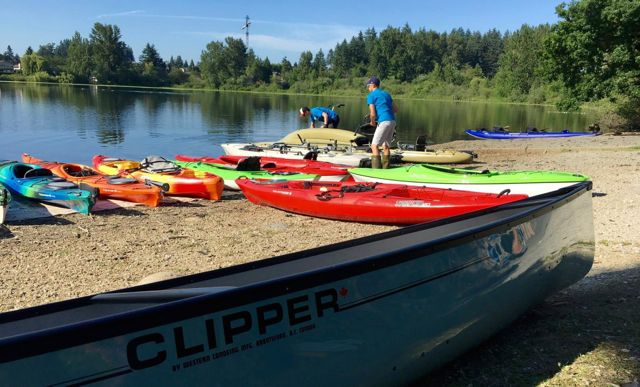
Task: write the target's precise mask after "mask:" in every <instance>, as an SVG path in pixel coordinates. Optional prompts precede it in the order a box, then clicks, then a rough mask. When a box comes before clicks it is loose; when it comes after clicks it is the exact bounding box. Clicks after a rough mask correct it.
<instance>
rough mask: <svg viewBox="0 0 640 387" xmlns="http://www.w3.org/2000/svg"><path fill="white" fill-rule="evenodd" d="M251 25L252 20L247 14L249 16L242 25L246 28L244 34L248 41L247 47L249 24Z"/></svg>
mask: <svg viewBox="0 0 640 387" xmlns="http://www.w3.org/2000/svg"><path fill="white" fill-rule="evenodd" d="M250 25H251V22H250V21H249V15H247V17H246V18H245V19H244V27H242V29H243V30H245V33H244V36H245V40H246V43H247V48H249V26H250Z"/></svg>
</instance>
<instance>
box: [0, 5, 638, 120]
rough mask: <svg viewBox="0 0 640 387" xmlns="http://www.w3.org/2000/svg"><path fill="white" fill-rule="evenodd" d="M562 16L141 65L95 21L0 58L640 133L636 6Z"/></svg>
mask: <svg viewBox="0 0 640 387" xmlns="http://www.w3.org/2000/svg"><path fill="white" fill-rule="evenodd" d="M556 12H557V14H558V16H559V18H560V21H559V22H558V23H556V24H553V25H549V24H543V25H539V26H529V25H526V24H525V25H523V26H522V27H521V28H520V29H518V30H516V31H513V32H505V33H501V32H500V31H498V30H495V29H493V30H490V31H488V32H485V33H480V32H477V31H475V32H471V31H469V30H464V29H462V28H457V29H453V30H452V31H450V32H443V33H440V32H436V31H432V30H426V29H424V28H421V29H418V30H413V29H412V28H411V27H410V26H409V25H405V26H402V27H392V26H388V27H387V28H385V29H383V30H382V31H379V32H378V31H376V30H375V29H373V28H370V29H367V30H365V31H362V32H360V33H359V34H358V35H357V36H353V37H352V38H350V39H348V40H347V39H345V40H343V41H342V42H340V43H338V44H337V45H336V46H335V47H334V48H332V49H330V50H329V51H328V52H327V53H326V54H325V53H324V52H323V51H322V50H318V51H317V52H316V53H312V52H311V51H304V52H302V53H301V54H300V56H299V58H298V59H297V61H294V62H292V61H290V60H289V59H288V58H286V57H285V58H283V59H282V60H281V61H280V62H278V63H272V62H271V61H270V60H269V58H268V57H267V58H264V59H263V58H260V57H258V56H257V55H256V54H255V53H254V52H253V50H252V49H250V48H248V47H247V46H246V45H245V43H244V41H243V40H242V39H236V38H233V37H227V38H226V39H224V40H223V41H213V42H210V43H209V44H207V46H206V47H205V48H204V50H203V51H202V54H201V56H200V58H199V62H198V63H194V62H193V60H191V61H190V62H189V63H186V61H184V60H182V58H181V57H180V56H177V57H176V58H173V57H171V59H170V60H169V61H168V62H165V61H164V60H163V59H162V57H161V56H160V54H159V53H158V52H157V50H156V49H155V47H154V45H153V44H151V43H147V44H146V46H145V47H144V49H143V50H142V53H141V55H140V56H139V57H138V60H137V61H136V60H135V57H134V55H133V50H132V49H131V48H130V47H129V46H128V45H127V44H126V43H125V42H123V41H122V37H121V34H120V30H119V28H118V27H117V26H114V25H105V24H101V23H96V24H95V25H94V26H93V29H92V31H91V34H90V35H89V37H88V38H83V37H82V36H81V35H80V34H79V33H77V32H76V33H75V34H74V35H73V36H72V37H71V38H69V39H65V40H63V41H61V42H60V43H58V44H54V43H49V44H45V45H42V46H40V47H39V49H38V50H37V51H35V52H34V51H33V50H32V49H31V48H29V49H27V51H26V52H25V53H24V55H22V57H18V56H17V55H16V54H14V53H13V52H12V50H11V47H10V46H9V47H8V49H7V51H5V52H4V54H3V55H2V58H0V59H4V60H6V61H11V62H17V61H19V62H20V64H21V67H22V74H21V76H22V77H24V78H25V79H27V80H33V81H43V80H48V81H57V82H61V83H87V82H91V81H94V82H98V83H100V84H126V85H143V86H181V87H192V88H214V89H222V90H253V91H270V92H293V93H314V94H354V93H356V94H361V93H362V92H363V91H362V90H363V89H362V80H363V79H364V78H366V77H367V76H369V75H371V74H376V75H378V76H379V77H381V78H382V79H383V82H384V84H383V87H384V88H386V89H388V90H389V91H391V92H392V93H394V95H404V96H411V97H427V98H428V97H432V98H452V99H455V100H474V99H475V100H478V99H481V100H506V101H515V102H529V103H556V104H558V105H559V106H560V107H561V108H562V109H576V108H578V107H580V106H584V104H591V105H594V104H595V105H598V106H600V107H604V111H605V112H606V114H605V115H603V119H605V120H608V122H605V124H606V125H607V126H610V127H616V126H617V127H627V128H632V129H633V128H635V129H637V128H639V127H640V60H639V59H638V58H640V29H638V28H637V26H638V25H640V2H639V1H637V0H579V1H572V2H571V3H568V4H567V3H562V4H560V5H559V6H558V7H557V8H556ZM3 77H7V76H3ZM15 77H17V76H14V78H15Z"/></svg>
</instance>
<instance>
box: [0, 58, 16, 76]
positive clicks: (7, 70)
mask: <svg viewBox="0 0 640 387" xmlns="http://www.w3.org/2000/svg"><path fill="white" fill-rule="evenodd" d="M14 72H15V70H14V69H13V63H11V62H7V61H4V60H2V61H0V74H13V73H14Z"/></svg>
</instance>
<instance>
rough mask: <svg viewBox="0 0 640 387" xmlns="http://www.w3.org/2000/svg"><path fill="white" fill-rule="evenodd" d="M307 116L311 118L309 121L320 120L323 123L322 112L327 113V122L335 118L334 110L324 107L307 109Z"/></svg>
mask: <svg viewBox="0 0 640 387" xmlns="http://www.w3.org/2000/svg"><path fill="white" fill-rule="evenodd" d="M309 113H311V114H310V115H309V118H310V119H311V123H312V124H313V123H314V122H315V121H321V122H322V123H323V124H324V117H322V113H327V114H328V115H329V122H333V121H334V120H335V119H336V116H337V114H336V112H334V111H333V110H331V109H329V108H326V107H314V108H311V109H309Z"/></svg>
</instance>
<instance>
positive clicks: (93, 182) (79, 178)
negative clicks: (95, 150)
mask: <svg viewBox="0 0 640 387" xmlns="http://www.w3.org/2000/svg"><path fill="white" fill-rule="evenodd" d="M22 161H24V162H25V163H29V164H36V165H39V166H41V167H43V168H46V169H49V170H51V172H53V174H55V175H57V176H60V177H62V178H63V179H65V180H68V181H70V182H72V183H75V184H78V185H79V184H81V183H84V184H86V185H89V186H91V187H94V188H97V189H98V195H99V197H101V198H104V199H118V200H126V201H129V202H134V203H140V204H144V205H145V206H149V207H157V206H158V204H160V200H162V189H161V188H160V187H156V186H153V185H147V184H143V183H140V182H139V181H138V180H136V179H128V178H122V177H118V176H108V175H105V174H104V173H100V172H98V171H96V170H95V169H93V168H91V167H89V166H86V165H82V164H73V163H59V162H55V161H44V160H41V159H38V158H36V157H33V156H31V155H29V154H27V153H23V154H22Z"/></svg>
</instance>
